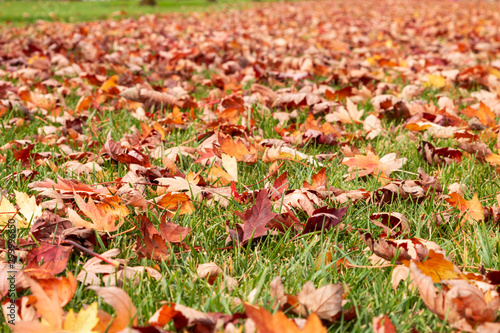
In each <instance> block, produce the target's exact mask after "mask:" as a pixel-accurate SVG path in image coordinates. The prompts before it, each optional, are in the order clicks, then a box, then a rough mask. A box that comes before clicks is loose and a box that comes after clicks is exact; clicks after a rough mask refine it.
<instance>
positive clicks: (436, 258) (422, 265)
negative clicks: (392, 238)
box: [403, 249, 462, 283]
mask: <svg viewBox="0 0 500 333" xmlns="http://www.w3.org/2000/svg"><path fill="white" fill-rule="evenodd" d="M413 263H415V265H417V267H418V269H419V270H420V272H421V273H422V274H425V275H427V276H429V277H430V278H431V279H432V281H433V282H434V283H437V282H440V281H442V280H451V279H457V278H459V277H460V276H461V275H462V273H461V272H460V270H458V268H457V267H456V266H455V265H453V263H452V262H451V261H449V260H447V259H445V257H444V255H443V254H442V253H437V252H435V251H434V250H432V249H431V250H430V251H429V256H428V258H427V259H426V260H425V261H423V262H419V261H413ZM403 264H404V265H405V266H406V267H409V266H410V261H407V260H403Z"/></svg>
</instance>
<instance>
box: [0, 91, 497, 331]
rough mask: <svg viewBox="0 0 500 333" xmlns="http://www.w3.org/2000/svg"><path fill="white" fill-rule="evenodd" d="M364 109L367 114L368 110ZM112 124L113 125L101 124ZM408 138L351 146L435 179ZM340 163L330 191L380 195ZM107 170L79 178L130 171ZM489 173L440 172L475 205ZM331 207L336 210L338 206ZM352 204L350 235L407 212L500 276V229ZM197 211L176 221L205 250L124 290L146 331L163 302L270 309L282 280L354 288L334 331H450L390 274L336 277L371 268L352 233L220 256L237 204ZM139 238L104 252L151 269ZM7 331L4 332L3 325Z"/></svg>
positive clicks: (116, 132) (291, 166) (189, 134)
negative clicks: (385, 325) (208, 268)
mask: <svg viewBox="0 0 500 333" xmlns="http://www.w3.org/2000/svg"><path fill="white" fill-rule="evenodd" d="M427 98H432V95H431V94H429V95H427ZM66 103H67V104H68V106H69V107H74V106H75V105H76V99H74V98H72V97H71V96H69V97H68V98H67V99H66ZM367 111H369V108H368V109H367ZM15 116H20V114H19V113H16V112H15V111H13V112H12V113H10V114H8V115H5V116H3V118H2V124H5V121H6V120H7V119H10V118H12V117H15ZM108 117H109V120H110V121H105V119H106V118H108ZM99 119H100V120H101V121H102V130H101V131H100V133H101V134H100V139H101V140H103V141H104V140H105V136H106V133H108V132H109V131H112V132H113V136H114V137H115V138H116V139H118V138H120V137H122V134H123V133H130V128H131V127H132V126H133V125H135V126H136V127H139V122H138V121H137V120H136V119H135V118H133V117H131V115H130V113H129V112H128V111H126V110H117V111H116V112H111V113H106V114H103V115H101V116H99V117H98V118H95V119H93V120H92V121H97V122H98V123H99ZM264 120H265V118H259V117H257V119H256V121H257V122H258V123H260V124H261V126H260V128H261V130H262V131H263V136H264V137H265V138H277V137H278V136H277V134H276V133H275V131H274V129H273V128H274V126H275V125H276V124H277V122H276V121H274V120H270V119H267V120H266V121H264ZM391 124H392V122H389V123H386V124H385V125H386V128H388V127H389V126H390V125H391ZM44 125H47V124H46V123H45V122H42V120H40V119H34V120H33V121H32V122H31V123H30V126H23V127H16V128H11V129H5V128H4V127H3V126H1V127H0V134H1V139H0V145H4V144H5V143H7V142H8V141H10V140H13V139H20V138H25V137H32V136H33V135H35V134H36V133H37V131H36V129H37V128H38V127H40V126H44ZM90 125H91V120H90V119H89V120H88V121H87V126H89V127H88V128H90ZM347 129H348V130H350V131H353V132H354V131H355V130H356V126H355V125H351V126H349V125H348V126H347ZM253 132H254V134H258V131H257V129H256V128H254V129H253ZM404 133H405V131H403V130H399V131H397V132H395V133H391V134H389V135H388V136H387V137H384V138H379V139H375V140H372V141H370V142H363V141H355V142H354V143H355V144H356V145H358V146H361V147H363V146H365V145H366V144H368V143H370V144H371V145H372V146H373V147H374V149H375V151H376V152H377V153H379V155H380V156H382V155H384V154H386V153H390V152H399V154H400V156H403V157H406V158H408V163H407V164H406V165H405V166H404V171H408V172H416V171H417V169H418V168H419V167H421V168H423V169H424V170H425V171H426V172H428V173H432V172H433V171H436V168H435V167H431V166H429V165H428V164H426V163H425V162H424V161H423V160H422V158H421V157H420V156H419V155H418V153H417V146H418V141H417V142H413V141H411V140H409V139H408V138H406V139H399V140H396V137H400V135H402V134H403V135H404ZM195 134H196V131H195V130H194V129H192V127H191V129H188V130H175V131H174V132H172V133H170V134H169V135H168V136H167V138H166V142H168V143H169V144H168V146H176V145H178V144H180V143H181V142H183V141H186V140H189V139H191V138H193V137H194V135H195ZM434 143H437V144H442V145H447V142H446V140H438V141H437V142H436V141H435V142H434ZM190 145H192V146H193V147H195V146H197V145H198V142H192V143H190ZM99 149H100V147H99ZM99 149H93V151H94V152H98V151H99ZM35 150H36V151H37V152H42V151H52V150H55V151H57V148H53V147H49V146H46V145H43V144H37V145H36V149H35ZM331 151H333V152H337V153H339V148H338V147H328V146H327V147H322V146H318V145H315V144H310V145H308V146H307V148H306V149H305V150H304V152H305V153H307V154H310V155H315V154H318V153H325V152H331ZM13 160H14V159H13V155H12V152H11V151H7V161H9V163H10V164H11V165H12V167H11V168H2V170H1V171H0V179H3V178H4V177H6V176H8V175H9V174H11V173H13V172H19V171H22V170H23V169H24V168H23V167H21V166H20V165H18V164H16V163H12V161H13ZM340 160H341V158H336V159H334V160H332V161H330V162H327V163H326V164H325V166H326V167H327V175H328V183H329V185H332V186H335V187H338V188H341V189H344V190H354V189H358V188H365V189H367V190H369V191H373V190H375V189H377V188H379V187H380V184H379V183H378V181H377V179H376V178H374V177H367V178H363V179H354V180H353V181H351V182H344V180H343V177H342V175H343V174H345V173H346V171H347V168H346V167H345V166H342V165H339V162H340ZM153 164H155V165H160V164H161V162H160V161H153ZM179 166H180V168H181V171H182V172H184V173H188V172H189V171H199V170H200V169H201V168H200V167H199V165H197V164H193V163H192V160H191V159H189V158H182V161H181V162H180V163H179ZM268 167H269V165H268V164H265V163H263V162H262V161H260V160H259V161H258V162H257V163H256V164H255V165H253V166H249V165H245V164H244V163H239V173H240V175H241V180H240V184H239V185H238V190H239V191H244V190H245V188H244V187H243V186H242V184H249V183H254V182H255V181H257V180H259V179H263V178H264V177H266V175H267V170H268ZM103 169H104V170H105V172H104V173H103V174H102V177H97V178H96V177H93V176H92V175H89V176H83V177H77V178H79V179H80V180H81V181H83V182H85V183H88V184H91V183H97V182H105V181H113V180H115V179H116V178H117V177H122V176H124V175H125V173H126V172H127V168H126V167H124V165H121V164H118V165H117V164H116V163H112V162H111V161H106V162H105V163H104V165H103ZM36 170H37V171H38V172H39V175H37V176H36V179H39V180H42V179H45V178H51V179H55V178H56V177H57V175H59V176H62V177H74V175H72V174H69V173H65V172H64V171H59V172H54V171H52V170H51V169H50V168H49V167H47V166H39V167H37V168H36ZM284 171H287V172H288V175H289V176H288V177H289V180H290V183H291V184H290V187H291V188H292V189H293V188H299V187H301V184H302V182H303V181H304V180H306V181H308V182H310V181H311V175H312V174H313V173H316V172H318V171H319V167H311V166H307V167H306V166H303V165H301V164H299V163H295V162H291V161H287V162H286V163H285V164H284V165H283V167H282V168H281V172H284ZM491 171H492V170H491V167H490V166H488V165H487V164H478V163H475V161H474V159H469V158H465V159H464V161H463V163H461V164H456V165H455V164H452V165H449V166H445V167H443V168H441V169H440V180H441V183H442V185H443V186H444V187H446V186H447V185H449V184H451V183H453V182H455V181H461V182H462V183H464V184H466V185H467V186H468V188H469V190H468V193H474V192H478V194H479V197H480V198H482V197H484V196H487V195H491V194H492V193H495V192H497V191H498V190H499V182H498V176H497V175H496V174H492V173H491ZM392 177H394V178H397V179H409V178H414V177H413V176H411V175H409V174H407V173H404V172H396V173H394V174H393V175H392ZM486 177H489V178H490V179H491V181H490V182H488V183H483V182H482V180H483V179H485V178H486ZM27 184H28V182H27V181H24V180H22V179H18V178H16V177H14V178H12V179H10V180H8V181H6V182H4V183H3V184H2V187H3V189H5V190H7V191H8V192H11V191H13V190H14V189H16V190H20V191H27V190H28V188H27ZM261 186H262V184H260V185H259V186H256V187H253V189H257V188H260V187H261ZM469 199H470V198H469ZM492 203H493V200H489V201H487V202H485V203H483V204H484V205H487V204H492ZM332 205H335V204H334V203H332ZM348 206H349V210H348V212H347V214H346V216H345V217H344V219H343V222H344V223H349V224H351V225H352V226H353V227H354V228H363V229H367V230H370V231H372V232H375V233H378V232H379V231H378V228H377V227H375V226H374V225H373V224H372V223H371V222H370V221H369V219H368V216H369V215H370V214H372V213H375V212H380V211H394V212H399V213H402V214H404V215H405V216H406V217H407V218H408V220H409V221H410V228H411V231H410V234H411V235H413V236H415V237H420V238H424V239H428V240H432V241H435V242H436V243H438V244H439V245H440V246H442V247H443V248H444V249H445V250H446V251H447V252H448V253H451V254H453V256H454V258H455V260H456V263H457V264H458V265H462V264H464V265H481V264H485V265H486V266H487V267H488V268H493V269H500V263H499V260H498V259H499V256H500V247H499V246H498V244H499V242H500V237H499V234H498V233H497V232H496V229H497V227H496V226H493V225H488V224H473V225H471V226H466V227H465V231H464V232H465V233H466V234H467V235H470V236H468V237H465V238H464V234H463V233H462V232H456V228H457V226H458V222H457V221H452V222H450V224H447V225H445V226H442V227H436V226H433V224H432V221H431V226H430V227H427V223H428V222H429V220H430V219H432V213H434V212H439V211H441V210H444V208H443V204H442V203H441V202H436V201H433V200H425V201H424V202H422V203H417V202H412V201H411V200H404V201H402V200H397V201H395V202H394V203H393V204H391V205H390V206H384V207H382V208H381V207H378V206H376V205H373V204H369V203H365V202H363V201H360V202H358V203H356V204H349V205H348ZM195 207H196V211H195V213H194V214H192V215H184V216H177V217H174V218H173V222H175V223H178V224H180V225H183V226H190V227H191V228H192V229H193V232H192V234H191V235H190V236H189V237H188V239H187V243H188V244H189V245H190V246H193V247H195V246H198V247H201V249H202V250H200V251H190V252H189V251H188V252H184V253H177V254H174V253H172V255H171V257H170V259H169V260H168V261H166V262H161V263H159V266H160V269H161V272H162V274H163V276H164V277H165V278H164V279H163V280H162V281H159V282H158V281H156V280H153V279H148V278H147V277H143V279H142V281H141V283H140V284H139V285H137V286H134V285H131V284H130V283H125V284H124V286H123V288H124V289H125V290H126V291H127V293H128V294H129V295H130V296H131V297H132V301H133V302H134V304H136V306H137V308H138V311H139V313H138V316H139V318H141V320H140V324H145V322H146V320H147V318H149V317H150V316H151V315H152V314H153V313H154V312H155V311H156V310H157V309H158V308H159V307H160V303H161V302H162V301H165V300H167V301H172V302H176V303H180V304H183V305H186V306H189V307H193V308H195V309H197V310H200V311H203V312H224V313H234V312H237V311H242V310H243V308H242V306H241V305H236V306H235V305H234V303H233V298H238V299H246V297H247V296H248V295H249V293H250V292H251V291H252V290H253V289H255V288H257V290H258V291H257V302H258V303H259V304H269V302H271V301H272V300H271V298H270V289H269V288H270V287H269V284H270V282H271V281H272V280H273V279H274V278H275V277H276V276H281V277H282V279H283V283H284V285H285V291H286V292H287V293H290V294H296V293H298V292H299V291H300V289H301V287H302V285H303V284H304V283H305V282H306V281H313V282H314V284H315V285H316V286H317V287H319V286H321V285H324V284H327V283H344V284H345V285H346V286H348V287H349V295H348V299H350V300H352V302H353V304H354V305H355V306H356V307H357V318H356V319H354V320H352V321H349V322H344V321H341V322H340V323H337V324H334V325H333V326H331V327H330V331H331V332H345V331H349V332H366V331H370V330H371V320H372V318H373V317H374V316H376V315H381V314H389V316H390V318H391V320H392V321H393V323H394V324H395V325H396V326H397V327H398V329H399V330H400V331H401V332H404V331H410V330H411V329H412V328H415V329H416V330H417V331H419V332H431V331H433V332H435V331H439V332H448V331H450V328H449V327H448V326H447V325H443V323H442V322H441V321H440V320H439V319H437V317H436V316H434V315H433V314H432V313H431V312H430V311H427V310H425V306H424V304H423V302H422V300H421V299H420V297H419V296H418V292H415V291H411V290H409V289H408V288H407V287H406V286H404V285H401V286H400V287H399V288H398V289H397V290H396V291H393V290H392V287H391V283H390V279H391V278H390V277H391V271H392V269H390V268H385V269H364V268H349V269H347V270H342V271H337V270H336V268H335V261H337V260H339V259H341V258H346V259H347V260H349V262H351V263H352V264H355V265H370V262H369V260H368V254H367V253H365V252H363V249H364V248H365V246H364V245H363V243H362V242H361V240H360V238H359V236H358V234H357V233H356V232H352V233H348V232H345V231H339V230H337V229H335V228H334V229H332V230H329V231H327V232H324V233H316V234H308V235H305V236H301V237H299V238H297V239H295V240H293V241H291V240H292V237H293V234H290V233H286V234H284V235H279V236H273V237H267V238H265V239H263V240H262V241H260V242H254V243H253V244H252V245H250V246H246V247H237V246H236V247H234V248H232V249H230V250H220V248H223V247H225V246H226V244H225V239H226V236H227V234H226V231H225V225H226V223H229V225H231V226H234V224H235V223H239V222H240V221H239V219H238V218H237V217H236V216H235V215H234V214H233V213H232V211H233V210H238V211H241V210H242V207H241V205H240V204H238V203H236V202H234V201H233V202H231V203H230V205H229V207H227V209H224V208H221V207H210V206H208V205H207V204H206V202H200V203H195ZM248 207H250V205H245V208H248ZM299 216H302V218H304V216H303V215H300V214H299ZM153 221H154V219H153ZM135 224H136V221H135V214H132V215H130V216H129V217H128V218H127V223H126V224H125V225H124V226H123V227H122V228H121V230H127V229H129V228H130V227H132V226H133V225H135ZM137 236H139V232H138V231H133V232H130V233H128V234H124V235H120V236H118V237H116V238H115V239H114V240H113V241H111V242H110V244H109V246H108V248H109V249H111V248H119V249H120V250H121V251H122V254H121V255H120V256H119V257H120V258H126V259H131V262H130V265H131V266H135V265H152V264H154V262H151V261H149V260H146V259H143V260H140V261H139V260H137V259H134V257H135V254H134V252H133V251H132V246H133V242H134V240H135V238H136V237H137ZM457 244H458V246H457ZM96 250H97V251H98V252H104V251H105V250H106V249H99V247H97V248H96ZM328 252H330V253H332V262H331V263H329V264H326V265H325V264H324V260H325V255H326V253H328ZM89 258H90V257H89V256H87V255H84V254H80V255H76V254H74V255H73V256H72V259H71V261H70V264H69V265H68V268H67V271H72V272H73V273H74V274H75V275H76V274H78V272H79V271H80V269H81V267H80V266H79V265H77V261H78V260H80V261H82V262H84V261H86V260H88V259H89ZM207 262H215V263H217V264H218V265H219V266H220V267H221V268H222V269H223V270H224V271H225V273H226V274H228V275H230V276H232V277H234V278H235V279H237V280H238V287H237V288H236V289H235V290H234V291H233V292H231V293H229V295H228V294H227V292H226V291H225V290H224V289H223V288H222V286H223V285H224V284H223V280H222V279H221V278H220V277H219V278H218V279H217V281H216V283H215V284H214V285H213V286H210V285H208V284H207V282H206V281H204V280H200V279H198V278H197V274H196V267H197V266H198V265H199V264H202V263H207ZM318 262H323V265H319V266H318ZM229 296H231V297H229ZM96 300H98V298H97V297H96V294H95V293H94V292H92V291H87V290H86V289H85V288H84V287H83V286H79V288H78V290H77V293H76V295H75V297H74V298H73V300H72V301H71V302H70V303H69V305H68V306H67V308H75V309H79V308H81V307H82V305H83V304H90V303H92V302H94V301H96ZM102 306H103V304H100V307H101V308H102ZM104 308H106V307H104ZM3 330H4V331H5V330H6V327H5V326H4V327H3Z"/></svg>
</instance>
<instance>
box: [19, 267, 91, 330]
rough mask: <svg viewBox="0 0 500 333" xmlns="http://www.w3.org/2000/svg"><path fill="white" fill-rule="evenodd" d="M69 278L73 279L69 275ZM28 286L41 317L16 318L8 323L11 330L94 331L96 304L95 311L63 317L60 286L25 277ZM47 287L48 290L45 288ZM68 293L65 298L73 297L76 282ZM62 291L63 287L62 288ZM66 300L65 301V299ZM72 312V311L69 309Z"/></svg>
mask: <svg viewBox="0 0 500 333" xmlns="http://www.w3.org/2000/svg"><path fill="white" fill-rule="evenodd" d="M69 279H73V280H74V278H73V276H72V275H70V276H69ZM27 281H28V284H29V286H30V290H31V292H32V293H33V296H34V297H35V299H34V307H35V309H36V312H37V314H38V315H39V316H40V317H41V318H42V320H41V321H39V320H38V318H36V317H35V318H32V319H33V320H24V319H23V320H16V321H15V325H10V328H11V329H12V331H13V332H20V333H25V332H33V333H35V332H47V333H48V332H61V331H63V330H64V331H65V332H72V333H91V332H95V331H93V330H92V329H93V328H94V326H95V325H96V323H97V318H96V315H97V313H96V312H97V311H96V310H97V304H96V305H94V307H95V312H94V310H93V309H91V310H89V311H85V310H82V311H81V312H80V313H81V314H80V313H79V314H78V315H77V316H75V315H74V313H73V314H71V315H69V317H68V316H66V318H65V317H64V311H63V309H62V306H63V303H62V302H61V297H60V295H59V290H60V289H63V288H62V287H61V286H55V287H53V286H51V282H50V281H45V282H44V283H43V284H40V283H39V282H37V281H36V280H34V279H30V278H28V279H27ZM44 287H45V288H49V289H48V291H46V290H45V288H44ZM71 288H72V289H71V290H70V291H69V295H68V296H66V299H68V298H71V297H73V294H74V292H75V290H76V284H74V285H73V287H71ZM62 291H63V292H64V289H63V290H62ZM65 302H67V301H65ZM70 312H72V311H70Z"/></svg>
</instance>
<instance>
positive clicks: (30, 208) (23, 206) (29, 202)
mask: <svg viewBox="0 0 500 333" xmlns="http://www.w3.org/2000/svg"><path fill="white" fill-rule="evenodd" d="M14 193H15V194H16V204H17V205H18V206H19V212H20V213H21V214H22V215H23V216H24V217H25V218H26V220H27V221H28V223H32V222H34V221H35V220H36V219H37V218H39V217H40V216H42V207H41V206H38V205H37V204H36V199H35V196H31V197H29V196H28V195H27V194H26V193H23V192H18V191H16V190H14Z"/></svg>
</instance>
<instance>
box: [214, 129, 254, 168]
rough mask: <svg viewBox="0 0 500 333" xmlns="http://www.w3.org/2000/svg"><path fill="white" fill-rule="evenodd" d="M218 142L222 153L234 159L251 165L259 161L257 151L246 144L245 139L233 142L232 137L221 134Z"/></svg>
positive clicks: (237, 139)
mask: <svg viewBox="0 0 500 333" xmlns="http://www.w3.org/2000/svg"><path fill="white" fill-rule="evenodd" d="M217 142H218V143H219V145H220V150H221V152H222V153H224V154H226V155H228V156H231V157H234V158H235V159H236V160H237V161H242V162H246V163H249V164H252V163H255V162H256V161H257V149H256V148H255V146H253V145H252V144H250V143H249V142H246V141H245V140H244V139H243V138H236V139H235V140H234V141H233V139H232V138H231V136H229V135H225V134H224V133H222V132H219V133H218V136H217Z"/></svg>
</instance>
